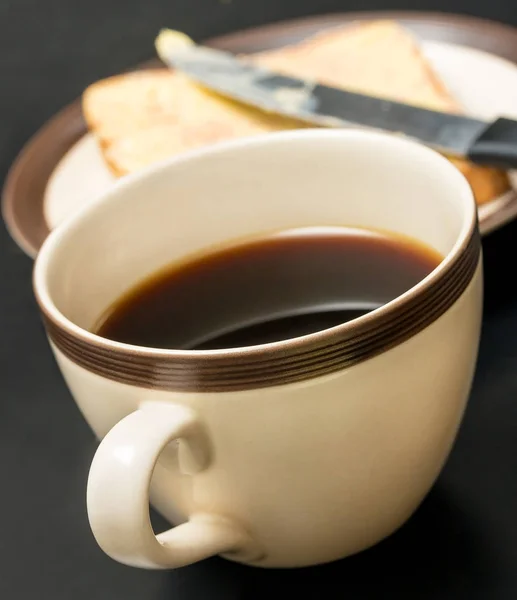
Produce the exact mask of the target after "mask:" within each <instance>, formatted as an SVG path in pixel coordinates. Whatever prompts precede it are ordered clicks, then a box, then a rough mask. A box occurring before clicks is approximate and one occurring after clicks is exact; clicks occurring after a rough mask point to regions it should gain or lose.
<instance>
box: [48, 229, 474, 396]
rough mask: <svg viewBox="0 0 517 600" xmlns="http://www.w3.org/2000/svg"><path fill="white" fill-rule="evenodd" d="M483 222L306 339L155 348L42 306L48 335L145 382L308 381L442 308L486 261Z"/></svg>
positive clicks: (78, 356) (375, 350)
mask: <svg viewBox="0 0 517 600" xmlns="http://www.w3.org/2000/svg"><path fill="white" fill-rule="evenodd" d="M480 247H481V242H480V237H479V232H478V229H477V223H475V222H474V223H473V225H472V230H471V233H470V235H469V237H468V239H467V240H466V241H465V243H464V244H463V246H462V248H461V249H460V250H459V252H458V253H457V254H456V255H455V257H454V259H453V260H452V261H451V262H450V263H449V264H448V265H447V267H446V268H444V269H442V270H441V272H440V273H439V276H437V277H434V278H432V277H431V278H430V280H429V281H428V282H427V285H424V286H420V287H419V288H414V289H413V290H410V292H409V293H408V294H407V295H406V296H405V297H404V298H400V299H398V300H395V301H394V302H392V303H389V304H387V305H385V306H384V307H381V308H380V309H378V310H377V311H373V312H372V313H370V314H368V315H366V316H364V317H362V318H360V319H358V320H356V321H351V322H349V323H346V324H344V325H340V326H337V327H334V328H332V329H328V330H326V331H322V332H319V333H316V334H312V335H308V336H305V337H301V338H295V339H292V340H287V341H285V342H278V343H276V344H269V345H265V346H255V347H250V348H244V349H235V350H227V351H219V352H217V353H213V352H181V351H170V352H169V351H158V350H154V351H151V350H149V349H145V348H137V347H132V346H125V345H122V344H119V345H113V344H112V343H111V342H110V341H108V340H105V339H103V338H100V337H97V336H91V335H90V336H88V335H85V336H83V335H81V334H79V333H78V332H77V331H76V330H74V329H71V328H69V327H67V326H66V325H64V324H63V323H61V322H58V321H57V320H55V319H54V318H53V317H52V316H51V315H49V314H48V313H47V312H46V311H45V310H44V309H43V313H44V320H45V326H46V328H47V331H48V334H49V337H50V339H51V340H52V341H53V343H54V344H55V345H56V347H57V348H58V349H59V350H60V351H61V352H62V353H63V354H64V355H65V356H67V357H68V358H69V359H70V360H72V361H73V362H75V363H76V364H78V365H79V366H81V367H84V368H85V369H87V370H89V371H91V372H93V373H96V374H98V375H101V376H103V377H107V378H109V379H112V380H115V381H118V382H121V383H125V384H130V385H136V386H140V387H144V388H152V389H160V390H168V391H179V392H181V391H183V392H223V391H234V390H243V389H250V388H259V387H268V386H273V385H280V384H286V383H292V382H296V381H303V380H307V379H311V378H314V377H318V376H320V375H326V374H329V373H332V372H335V371H339V370H341V369H343V368H346V367H348V366H351V365H354V364H356V363H358V362H361V361H364V360H366V359H368V358H371V357H373V356H375V355H377V354H380V353H381V352H383V351H385V350H386V349H388V348H391V347H393V346H395V345H397V344H400V343H401V342H403V341H404V340H407V339H408V338H410V337H411V336H413V335H415V334H416V333H418V332H419V331H421V330H422V329H424V328H425V327H427V326H428V325H430V324H431V323H432V322H433V321H435V320H436V319H438V318H439V317H440V316H441V315H443V314H444V313H445V312H446V311H447V309H448V308H450V307H451V306H452V305H453V304H454V302H456V300H457V299H458V298H459V297H460V296H461V294H462V293H463V292H464V291H465V289H466V288H467V286H468V285H469V283H470V281H471V280H472V277H473V275H474V272H475V270H476V267H477V265H478V262H479V260H480Z"/></svg>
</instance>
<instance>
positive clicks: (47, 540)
mask: <svg viewBox="0 0 517 600" xmlns="http://www.w3.org/2000/svg"><path fill="white" fill-rule="evenodd" d="M365 8H372V9H380V8H409V9H415V8H420V9H423V8H425V9H428V10H429V9H432V10H449V11H452V10H454V11H456V12H467V13H469V12H470V13H474V14H477V15H478V16H487V17H490V18H493V19H498V20H501V21H504V22H507V23H513V24H515V25H517V5H515V4H514V3H512V2H508V1H507V0H490V1H489V0H484V1H482V0H476V1H475V2H472V0H435V1H434V2H430V1H428V2H422V1H421V0H405V1H399V2H393V3H390V2H389V0H379V1H374V0H370V1H369V2H368V1H367V2H364V1H359V0H349V1H348V2H346V0H344V1H342V2H339V0H260V1H258V2H254V1H252V0H174V1H173V0H162V1H159V0H153V1H152V2H148V1H143V0H124V1H123V0H120V1H117V0H89V2H86V1H84V0H82V1H81V0H44V1H42V0H0V73H1V75H2V86H1V90H2V91H1V93H0V115H1V121H0V175H1V176H2V177H3V176H5V173H6V171H7V168H8V166H9V164H10V162H11V161H12V160H13V158H14V157H15V155H16V153H17V152H18V150H19V149H20V146H21V145H22V143H23V142H24V141H26V139H27V138H28V137H29V135H30V134H32V133H33V132H34V131H35V130H36V129H37V128H38V126H39V125H40V124H41V123H42V122H43V121H44V120H45V119H46V118H47V117H49V116H51V115H52V114H53V113H54V112H55V111H56V110H57V109H59V108H60V107H61V106H62V105H64V104H66V103H67V102H69V101H70V100H72V99H73V98H75V97H76V96H78V95H79V94H80V93H81V91H82V89H83V88H84V87H85V86H86V85H87V84H88V83H90V82H91V81H93V80H95V79H97V78H99V77H102V76H105V75H107V74H111V73H113V72H116V71H117V70H120V69H122V68H125V67H129V66H131V65H133V64H135V63H137V62H139V61H141V60H143V59H146V58H148V57H149V55H150V54H151V50H150V43H151V42H152V39H153V36H154V34H155V33H156V31H157V29H158V28H159V27H161V26H163V25H169V26H173V27H175V28H178V29H183V30H185V31H188V32H189V33H190V34H192V35H194V36H195V37H197V38H202V37H206V36H209V35H215V34H219V33H224V32H228V31H232V30H235V29H239V28H242V27H246V26H252V25H257V24H261V23H265V22H269V21H274V20H279V19H284V18H289V17H296V16H301V15H302V14H314V13H317V12H326V11H327V12H328V11H336V10H345V9H355V10H357V9H365ZM516 253H517V223H515V224H512V225H509V226H507V227H505V228H504V229H502V230H501V231H499V232H497V233H494V234H492V235H490V236H489V237H488V238H486V239H485V240H484V260H485V275H486V284H485V285H486V301H485V313H484V328H483V335H482V340H481V349H480V357H479V364H478V368H477V374H476V379H475V383H474V388H473V392H472V396H471V399H470V404H469V407H468V410H467V413H466V417H465V420H464V423H463V426H462V428H461V431H460V434H459V438H458V440H457V443H456V445H455V447H454V450H453V452H452V455H451V457H450V459H449V461H448V463H447V465H446V468H445V470H444V472H443V474H442V475H441V477H440V479H439V481H438V483H437V484H436V486H435V488H434V489H433V490H432V492H431V494H430V495H429V497H428V498H427V499H426V500H425V502H424V504H423V505H422V506H421V508H420V509H419V510H418V511H417V513H416V514H415V515H414V517H413V518H412V519H411V520H410V521H409V522H408V523H407V524H406V525H405V526H404V527H403V528H402V529H401V530H400V531H399V532H397V533H396V534H394V535H393V536H392V537H391V538H389V539H388V540H386V541H384V542H383V543H381V544H379V545H378V546H377V547H375V548H373V549H371V550H369V551H367V552H364V553H362V554H360V555H358V556H355V557H352V558H349V559H346V560H344V561H341V562H338V563H334V564H331V565H327V566H324V567H318V568H312V569H303V570H297V571H266V570H261V569H253V568H249V567H242V566H239V565H236V564H232V563H230V562H227V561H225V560H222V559H211V560H208V561H205V562H203V563H200V564H197V565H194V566H191V567H187V568H183V569H180V570H178V571H171V572H167V571H143V570H137V569H131V568H128V567H124V566H121V565H119V564H117V563H115V562H113V561H111V560H110V559H109V558H107V557H106V556H105V555H104V554H103V553H102V552H101V550H100V549H99V548H98V547H97V546H96V544H95V542H94V540H93V537H92V535H91V533H90V530H89V527H88V523H87V519H86V509H85V485H86V477H87V471H88V467H89V463H90V461H91V458H92V456H93V453H94V451H95V447H96V443H95V441H94V438H93V435H92V433H91V432H90V430H89V428H88V426H87V425H86V423H85V422H84V421H83V419H82V417H81V415H80V414H79V411H78V409H77V408H76V406H75V404H74V402H73V400H72V398H71V396H70V393H69V392H68V391H67V389H66V387H65V384H64V383H63V380H62V378H61V376H60V373H59V371H58V369H57V367H56V365H55V363H54V361H53V358H52V356H51V354H50V351H49V348H48V345H47V342H46V339H45V336H44V332H43V328H42V326H41V324H40V320H39V317H38V313H37V310H36V305H35V302H34V300H33V297H32V290H31V269H32V263H31V261H30V260H29V259H28V258H26V257H25V256H24V255H23V254H22V252H21V251H20V250H19V249H18V248H17V247H16V245H15V244H14V242H12V241H11V240H10V238H9V237H8V235H7V233H6V231H5V229H3V228H2V227H0V284H1V286H2V287H1V293H0V373H1V379H0V399H1V401H0V417H1V418H0V522H1V525H0V598H1V599H2V600H25V599H32V598H38V599H40V598H42V599H47V598H48V599H52V600H86V599H95V600H102V599H104V598H106V599H110V600H111V599H113V600H117V599H124V600H136V599H144V598H145V599H146V600H157V599H160V600H161V599H165V598H171V599H173V598H174V599H178V600H180V599H181V600H187V599H190V598H196V599H205V598H206V599H218V598H221V599H225V600H233V599H237V598H239V599H240V598H255V597H256V598H266V597H268V596H269V595H270V594H272V593H273V592H274V591H275V590H279V589H280V586H282V587H285V588H286V591H287V593H289V595H290V596H292V597H300V598H320V597H321V598H324V597H328V598H334V597H339V598H347V599H348V600H356V599H361V600H364V599H370V598H375V599H377V598H379V599H384V598H394V599H398V598H409V599H412V600H416V599H428V598H429V599H440V600H448V599H453V598H454V599H455V600H461V599H469V600H476V599H490V600H502V599H505V600H506V599H508V600H515V599H516V598H517V289H515V284H514V281H513V279H514V272H515V268H514V266H513V264H514V257H515V255H516ZM155 522H156V526H157V527H158V528H159V527H163V528H164V527H165V526H166V525H165V524H164V523H161V522H160V520H159V519H158V518H156V519H155ZM284 593H285V592H284Z"/></svg>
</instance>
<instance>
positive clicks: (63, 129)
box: [2, 11, 517, 257]
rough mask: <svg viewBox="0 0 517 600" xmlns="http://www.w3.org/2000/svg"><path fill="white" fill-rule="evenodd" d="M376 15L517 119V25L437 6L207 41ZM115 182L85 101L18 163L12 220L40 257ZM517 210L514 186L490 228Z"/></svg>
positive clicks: (8, 208) (245, 41) (460, 92)
mask: <svg viewBox="0 0 517 600" xmlns="http://www.w3.org/2000/svg"><path fill="white" fill-rule="evenodd" d="M372 19H395V20H398V21H399V22H400V23H402V24H403V25H404V26H405V27H407V28H409V29H410V30H411V31H413V33H414V34H415V35H416V36H417V37H418V38H419V39H420V40H421V42H422V46H423V50H424V53H425V55H426V56H427V58H428V59H429V61H430V62H431V64H432V65H433V67H434V68H435V69H436V71H437V72H438V73H439V74H440V76H441V78H442V79H443V80H444V82H445V84H446V85H447V87H448V88H449V89H450V90H451V92H452V93H453V95H454V96H455V97H456V98H458V100H459V101H460V102H461V103H462V104H463V106H464V107H465V108H466V111H467V112H468V113H469V114H471V115H472V116H476V117H479V118H483V119H487V120H488V119H492V118H495V117H497V116H502V115H504V116H507V117H513V118H517V66H516V64H515V63H517V30H516V29H514V28H512V27H508V26H506V25H502V24H499V23H494V22H491V21H485V20H480V19H475V18H471V17H464V16H455V15H440V14H432V13H407V12H393V11H389V12H380V13H364V12H363V13H344V14H335V15H327V16H320V17H310V18H304V19H299V20H295V21H288V22H282V23H276V24H273V25H268V26H263V27H258V28H255V29H250V30H246V31H242V32H238V33H233V34H230V35H226V36H222V37H219V38H214V39H211V40H208V41H207V42H205V43H207V44H209V45H211V46H214V47H217V48H222V49H226V50H229V51H231V52H244V53H252V52H257V51H260V50H266V49H269V48H277V47H281V46H284V45H288V44H292V43H295V42H298V41H300V40H302V39H304V38H306V37H308V36H310V35H312V34H314V33H316V32H318V31H321V30H322V29H325V28H327V27H331V26H335V25H339V24H346V23H351V22H353V21H364V20H372ZM157 64H158V63H157V62H156V61H154V62H152V63H148V64H147V65H146V66H151V65H153V66H156V65H157ZM510 178H511V181H512V186H513V187H514V189H517V175H516V174H515V173H513V172H512V173H511V174H510ZM114 181H115V178H114V177H113V175H112V174H111V173H110V172H109V171H108V169H107V168H106V167H105V165H104V162H103V160H102V157H101V156H100V153H99V151H98V149H97V146H96V143H95V140H94V139H93V137H92V136H91V135H89V134H88V133H87V130H86V125H85V123H84V120H83V118H82V113H81V105H80V100H77V101H76V102H74V103H73V104H71V105H69V106H68V107H66V108H65V109H63V110H62V111H61V112H59V113H58V114H57V115H56V116H55V117H54V118H53V119H51V120H50V121H49V122H48V123H47V124H46V125H45V126H44V127H43V128H42V129H41V130H40V131H39V132H37V133H36V135H35V136H34V137H33V138H32V139H31V140H30V141H29V142H28V143H27V145H26V146H25V147H24V148H23V150H22V152H21V153H20V155H19V156H18V158H17V159H16V161H15V162H14V164H13V166H12V168H11V170H10V172H9V174H8V177H7V180H6V184H5V186H4V191H3V198H2V209H3V215H4V219H5V221H6V224H7V227H8V229H9V231H10V233H11V235H12V237H13V238H14V239H15V241H16V242H17V243H18V245H19V246H20V247H21V248H22V249H23V250H24V251H25V252H26V253H27V254H29V255H30V256H32V257H34V256H36V254H37V252H38V250H39V248H40V246H41V244H42V243H43V241H44V240H45V238H46V237H47V235H48V234H49V232H50V231H51V230H52V229H53V228H55V227H57V226H59V224H60V223H62V222H63V221H64V220H65V219H66V218H68V217H69V216H70V215H72V214H73V213H74V212H75V211H77V210H78V209H79V208H81V207H82V206H84V205H85V204H86V203H87V202H89V201H91V200H92V199H94V198H95V197H97V196H98V195H99V194H100V193H102V192H103V191H104V190H106V189H108V188H109V186H110V185H112V184H113V182H114ZM516 216H517V193H516V192H515V191H510V192H509V193H507V194H505V195H504V196H502V197H500V198H497V199H494V200H493V201H492V202H489V203H487V204H485V205H483V206H481V207H480V210H479V219H480V227H481V231H482V233H483V234H485V235H486V234H487V233H489V232H491V231H493V230H495V229H497V228H499V227H501V226H502V225H504V224H505V223H507V222H509V221H510V220H512V219H514V218H515V217H516Z"/></svg>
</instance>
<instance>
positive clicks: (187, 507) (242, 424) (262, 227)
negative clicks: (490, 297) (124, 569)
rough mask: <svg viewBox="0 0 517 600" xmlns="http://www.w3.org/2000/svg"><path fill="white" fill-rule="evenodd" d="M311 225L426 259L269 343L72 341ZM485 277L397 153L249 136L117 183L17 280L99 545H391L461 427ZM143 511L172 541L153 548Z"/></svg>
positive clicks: (471, 242)
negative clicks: (156, 285)
mask: <svg viewBox="0 0 517 600" xmlns="http://www.w3.org/2000/svg"><path fill="white" fill-rule="evenodd" d="M316 225H325V226H343V225H347V226H354V227H366V228H376V229H383V230H388V231H392V232H396V233H401V234H405V235H409V236H412V237H413V238H416V239H418V240H421V241H423V242H424V243H425V244H428V245H429V246H431V247H433V248H434V249H436V250H437V251H439V252H440V253H442V255H443V256H444V260H443V262H442V263H441V264H440V265H439V266H438V267H437V268H436V269H435V270H434V271H433V272H432V273H431V274H430V275H429V276H428V277H426V278H425V279H424V280H423V281H421V282H420V283H419V284H418V285H416V286H415V287H414V288H412V289H411V290H409V291H408V292H407V293H405V294H403V295H402V296H400V297H398V298H397V299H395V300H394V301H392V302H390V303H388V304H386V305H384V306H383V307H381V308H379V309H377V310H375V311H373V312H372V313H370V314H368V315H366V316H364V317H361V318H359V319H356V320H354V321H352V322H350V323H346V324H343V325H340V326H337V327H334V328H332V329H328V330H325V331H322V332H319V333H315V334H311V335H307V336H303V337H300V338H296V339H293V340H288V341H284V342H278V343H273V344H266V345H263V346H255V347H249V348H243V349H235V350H217V351H198V352H196V351H175V350H170V351H165V350H158V349H152V348H140V347H134V346H129V345H126V344H121V343H116V342H112V341H109V340H106V339H102V338H100V337H99V336H96V335H95V334H93V333H91V332H90V329H91V328H92V326H93V324H94V323H95V322H96V321H97V320H98V318H99V317H100V315H101V314H102V313H103V312H104V311H105V310H106V309H107V307H108V306H110V305H111V304H112V303H113V302H114V301H115V300H116V299H117V298H119V297H120V296H121V295H122V294H123V293H124V292H125V291H126V290H128V288H131V287H132V286H133V285H134V284H136V283H137V282H139V281H140V280H142V279H143V278H145V277H146V276H148V275H149V274H151V273H153V272H155V271H157V270H159V269H160V268H162V267H164V266H166V265H167V264H169V263H171V262H173V261H174V260H177V259H182V258H184V257H186V256H188V255H190V254H191V253H195V252H199V251H200V250H202V249H204V248H210V247H211V246H213V245H214V244H219V243H222V242H225V241H231V240H232V239H237V238H245V237H246V236H251V235H256V234H260V233H261V232H263V233H268V232H270V231H272V230H280V229H284V228H293V227H306V226H316ZM481 269H482V268H481V262H480V242H479V235H478V230H477V217H476V207H475V204H474V200H473V196H472V193H471V190H470V188H469V186H468V184H467V182H466V180H465V179H464V178H463V177H462V175H461V174H460V173H459V172H458V171H457V170H456V169H455V168H454V167H453V166H452V165H451V164H450V163H449V162H448V161H447V160H446V159H444V158H442V157H441V156H439V155H438V154H436V153H434V152H433V151H431V150H429V149H426V148H424V147H423V146H420V145H418V144H415V143H412V142H409V141H405V140H402V139H398V138H396V137H394V136H387V135H381V134H375V133H367V132H361V131H330V130H305V131H295V132H284V133H279V134H272V135H265V136H261V137H257V138H252V139H246V140H241V141H238V142H232V143H226V144H222V145H218V146H214V147H212V148H209V149H204V150H201V151H196V152H193V153H190V154H189V155H186V156H184V157H181V158H176V159H171V160H169V161H166V162H164V163H161V164H159V165H156V166H153V167H151V168H150V169H147V170H146V171H144V172H141V173H138V174H136V175H133V176H129V177H126V178H124V179H122V180H121V181H120V182H119V183H118V184H117V185H115V186H114V187H113V188H112V189H111V190H110V191H108V192H107V193H106V194H105V195H104V196H103V197H102V198H100V199H99V200H98V201H96V202H95V203H94V204H92V205H91V206H88V207H86V208H85V209H84V210H83V211H82V212H81V213H80V214H78V215H77V216H75V217H74V218H72V219H71V220H69V221H68V222H66V223H65V224H64V225H62V226H61V227H60V228H58V229H57V230H56V231H55V232H54V233H52V234H51V235H50V236H49V238H48V240H47V241H46V242H45V244H44V246H43V248H42V250H41V252H40V254H39V256H38V258H37V261H36V266H35V274H34V285H35V292H36V296H37V299H38V302H39V305H40V307H41V311H42V314H43V317H44V321H45V324H46V327H47V331H48V335H49V339H50V344H51V346H52V350H53V351H54V353H55V356H56V359H57V362H58V364H59V366H60V368H61V370H62V372H63V375H64V377H65V379H66V381H67V383H68V385H69V387H70V390H71V391H72V394H73V396H74V397H75V400H76V401H77V404H78V406H79V408H80V409H81V411H82V413H83V415H84V417H85V419H86V420H87V421H88V423H89V424H90V426H91V427H92V429H93V430H94V432H95V433H96V435H97V436H98V438H99V439H101V440H102V441H101V443H100V446H99V449H98V451H97V453H96V455H95V458H94V460H93V463H92V467H91V471H90V476H89V481H88V493H87V500H88V514H89V519H90V523H91V527H92V529H93V533H94V535H95V537H96V539H97V541H98V543H99V544H100V546H101V547H102V548H103V549H104V551H105V552H106V553H107V554H109V555H110V556H111V557H113V558H114V559H116V560H118V561H121V562H123V563H127V564H129V565H135V566H140V567H154V568H172V567H178V566H181V565H185V564H189V563H192V562H194V561H197V560H200V559H203V558H205V557H208V556H211V555H214V554H223V555H225V556H227V557H228V558H231V559H233V560H236V561H240V562H245V563H249V564H253V565H258V566H267V567H293V566H303V565H312V564H317V563H323V562H326V561H331V560H334V559H338V558H341V557H344V556H346V555H349V554H351V553H355V552H357V551H359V550H362V549H364V548H366V547H368V546H370V545H372V544H374V543H376V542H377V541H379V540H380V539H382V538H384V537H385V536H387V535H389V534H390V533H391V532H393V531H394V530H395V529H396V528H398V527H399V526H400V525H401V524H402V523H403V522H404V521H405V520H406V519H407V518H408V517H409V515H410V514H411V513H412V512H413V511H414V510H415V508H416V507H417V506H418V504H419V503H420V502H421V500H422V499H423V497H424V496H425V494H426V493H427V492H428V490H429V489H430V487H431V486H432V484H433V482H434V481H435V479H436V477H437V475H438V473H439V471H440V469H441V467H442V465H443V463H444V461H445V459H446V457H447V455H448V453H449V450H450V448H451V445H452V443H453V441H454V438H455V435H456V432H457V429H458V426H459V424H460V420H461V417H462V414H463V411H464V408H465V403H466V400H467V396H468V394H469V389H470V386H471V380H472V376H473V371H474V365H475V360H476V354H477V348H478V340H479V333H480V321H481V307H482V270H481ZM209 301H210V299H209V298H208V299H207V302H209ZM149 501H151V502H152V504H153V505H154V506H155V507H156V508H157V509H158V511H159V512H161V513H162V514H163V515H164V516H165V517H166V518H167V519H168V520H170V522H171V523H174V524H176V526H175V527H173V528H172V529H170V530H168V531H166V532H164V533H161V534H159V535H155V533H154V532H153V530H152V527H151V524H150V520H149Z"/></svg>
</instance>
